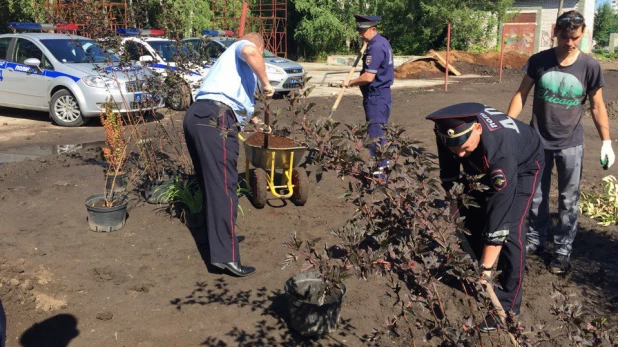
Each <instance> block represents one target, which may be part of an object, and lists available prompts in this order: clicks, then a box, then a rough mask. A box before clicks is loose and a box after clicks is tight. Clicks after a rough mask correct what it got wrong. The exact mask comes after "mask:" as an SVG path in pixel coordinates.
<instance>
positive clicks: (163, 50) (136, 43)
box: [117, 28, 210, 110]
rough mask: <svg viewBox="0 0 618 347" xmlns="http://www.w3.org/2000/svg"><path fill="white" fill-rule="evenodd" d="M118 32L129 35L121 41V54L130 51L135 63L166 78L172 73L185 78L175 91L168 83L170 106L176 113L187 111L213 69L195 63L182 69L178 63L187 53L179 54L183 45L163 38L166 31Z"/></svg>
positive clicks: (130, 57)
mask: <svg viewBox="0 0 618 347" xmlns="http://www.w3.org/2000/svg"><path fill="white" fill-rule="evenodd" d="M117 33H118V34H120V35H123V36H125V37H123V38H122V40H121V53H124V52H125V51H126V53H127V54H128V55H129V59H130V60H131V61H132V62H135V63H137V64H141V65H142V66H145V67H147V68H148V69H150V70H151V71H152V72H156V73H158V74H160V75H161V76H162V77H163V78H167V77H168V76H170V75H171V74H169V72H170V71H175V72H177V73H178V75H179V76H180V77H181V78H182V83H178V84H177V85H174V86H173V87H171V88H170V83H169V82H168V83H166V85H167V87H168V88H169V89H170V92H169V93H168V94H169V95H168V97H167V100H166V101H167V105H168V106H169V107H170V108H172V109H174V110H184V109H186V108H187V107H188V106H189V104H191V102H192V101H193V100H194V96H195V94H196V93H197V91H198V89H199V87H200V85H201V83H202V79H204V76H206V73H207V72H208V70H209V69H210V66H208V65H203V66H200V65H198V64H194V63H191V62H188V63H187V64H183V65H184V66H183V67H182V68H180V67H179V66H177V61H178V60H179V59H180V58H181V57H182V56H183V54H182V53H183V52H180V51H179V45H178V44H176V43H175V42H174V41H172V40H169V39H166V38H163V37H162V36H163V35H164V34H165V32H164V31H163V30H155V29H151V30H140V29H124V28H121V29H118V30H117ZM185 53H189V52H185ZM168 81H169V79H168Z"/></svg>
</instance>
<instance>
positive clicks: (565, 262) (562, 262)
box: [549, 254, 569, 275]
mask: <svg viewBox="0 0 618 347" xmlns="http://www.w3.org/2000/svg"><path fill="white" fill-rule="evenodd" d="M549 271H551V273H553V274H557V275H558V274H563V273H566V272H567V271H569V256H568V255H563V254H555V255H554V259H552V261H551V264H549Z"/></svg>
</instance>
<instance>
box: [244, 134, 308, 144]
mask: <svg viewBox="0 0 618 347" xmlns="http://www.w3.org/2000/svg"><path fill="white" fill-rule="evenodd" d="M266 137H268V148H290V147H298V146H299V145H298V144H297V143H295V142H294V140H292V139H291V138H289V137H283V136H275V135H268V134H265V133H261V132H255V133H253V134H252V135H251V136H249V137H248V138H247V140H245V143H246V144H248V145H250V146H255V147H265V146H266Z"/></svg>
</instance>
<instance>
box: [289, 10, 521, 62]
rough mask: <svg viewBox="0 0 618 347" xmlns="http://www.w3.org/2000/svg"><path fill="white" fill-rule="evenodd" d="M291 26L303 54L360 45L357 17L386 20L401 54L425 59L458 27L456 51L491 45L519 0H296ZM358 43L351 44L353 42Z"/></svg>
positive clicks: (384, 24)
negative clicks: (499, 27) (427, 53)
mask: <svg viewBox="0 0 618 347" xmlns="http://www.w3.org/2000/svg"><path fill="white" fill-rule="evenodd" d="M292 2H293V4H294V6H293V11H292V12H295V13H293V14H292V15H291V18H293V20H292V21H291V22H292V23H291V24H292V25H291V27H292V28H294V39H295V40H296V44H297V45H298V47H300V49H297V51H298V53H300V54H301V55H308V56H315V55H316V54H317V53H319V52H328V53H334V52H342V51H347V50H348V48H349V49H351V50H356V49H357V48H358V46H360V43H359V40H358V39H356V37H357V36H358V35H357V34H356V32H355V30H354V17H353V16H352V15H353V14H354V13H362V14H366V15H379V16H381V17H382V19H383V20H382V21H381V22H380V24H379V26H378V29H379V31H380V32H381V33H382V35H383V36H385V37H386V38H387V39H389V41H390V42H391V46H392V47H393V50H394V51H395V53H397V54H422V53H425V52H426V51H427V50H428V49H430V48H435V49H441V48H443V47H445V45H446V26H447V24H448V23H451V24H452V37H451V42H452V47H453V48H455V49H467V48H469V47H470V46H472V45H474V46H488V45H492V44H494V43H496V41H497V32H498V31H497V30H496V29H497V28H498V26H499V24H500V23H502V22H504V20H505V19H506V18H507V17H508V13H507V11H508V9H509V7H510V6H511V5H512V4H513V0H430V1H428V0H350V1H337V0H292ZM350 41H351V42H352V44H351V45H350V44H348V43H349V42H350Z"/></svg>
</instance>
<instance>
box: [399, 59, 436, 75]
mask: <svg viewBox="0 0 618 347" xmlns="http://www.w3.org/2000/svg"><path fill="white" fill-rule="evenodd" d="M442 75H444V71H443V70H441V67H439V65H438V63H437V62H436V61H435V60H430V59H427V60H425V59H422V60H416V61H412V62H409V63H404V64H402V65H400V66H398V67H396V68H395V78H402V79H403V78H428V77H438V76H442Z"/></svg>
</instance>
